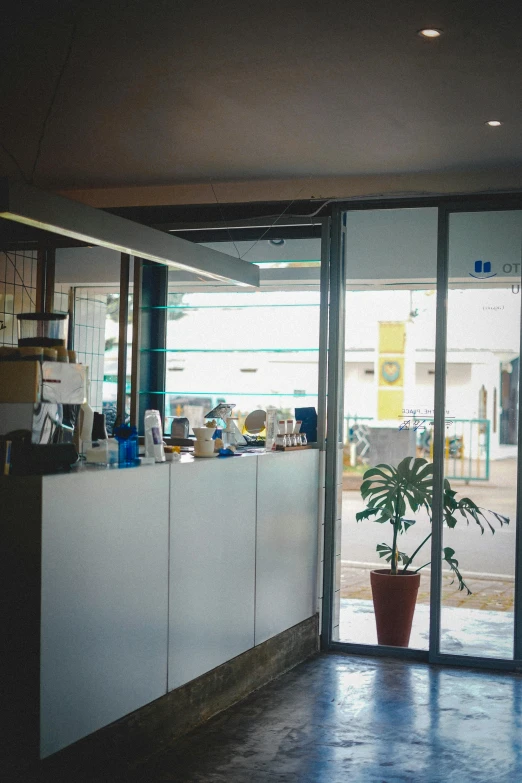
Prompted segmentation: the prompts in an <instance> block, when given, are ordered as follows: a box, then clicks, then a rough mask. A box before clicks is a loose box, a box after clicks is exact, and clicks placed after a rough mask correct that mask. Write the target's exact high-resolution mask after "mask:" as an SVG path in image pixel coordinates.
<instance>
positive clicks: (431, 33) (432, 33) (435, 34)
mask: <svg viewBox="0 0 522 783" xmlns="http://www.w3.org/2000/svg"><path fill="white" fill-rule="evenodd" d="M419 35H421V36H422V37H423V38H440V36H441V35H442V30H437V28H436V27H425V28H423V29H422V30H419Z"/></svg>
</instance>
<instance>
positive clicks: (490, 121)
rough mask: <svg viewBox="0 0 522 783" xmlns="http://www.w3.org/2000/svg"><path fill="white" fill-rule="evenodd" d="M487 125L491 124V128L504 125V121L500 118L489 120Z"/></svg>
mask: <svg viewBox="0 0 522 783" xmlns="http://www.w3.org/2000/svg"><path fill="white" fill-rule="evenodd" d="M486 125H489V127H490V128H498V126H499V125H502V123H501V122H500V120H488V121H487V122H486Z"/></svg>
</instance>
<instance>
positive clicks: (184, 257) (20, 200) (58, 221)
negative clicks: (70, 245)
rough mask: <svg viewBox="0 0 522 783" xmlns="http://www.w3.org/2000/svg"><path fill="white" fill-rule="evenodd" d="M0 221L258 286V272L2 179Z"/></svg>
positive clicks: (206, 250) (241, 262)
mask: <svg viewBox="0 0 522 783" xmlns="http://www.w3.org/2000/svg"><path fill="white" fill-rule="evenodd" d="M0 218H5V219H6V220H13V221H15V222H17V223H24V224H25V225H28V226H33V227H34V228H39V229H42V230H44V231H50V232H52V233H53V234H60V235H61V236H66V237H70V238H71V239H77V240H79V241H80V242H85V243H86V244H88V245H99V246H100V247H107V248H110V249H111V250H117V251H118V252H120V253H128V254H129V255H132V256H136V257H138V258H145V259H147V260H149V261H156V262H157V263H158V264H164V265H165V266H168V267H172V268H173V269H184V270H186V271H188V272H195V273H196V274H200V275H204V276H205V277H209V278H212V279H215V280H227V281H233V282H234V283H237V284H239V285H244V286H255V287H259V267H257V266H256V265H255V264H251V263H250V262H249V261H244V260H243V259H241V258H234V256H229V255H227V254H226V253H220V252H219V251H217V250H211V249H210V248H207V247H203V246H202V245H196V244H194V243H193V242H188V241H187V240H186V239H180V238H179V237H176V236H172V235H171V234H166V233H164V232H163V231H158V230H157V229H154V228H149V227H148V226H142V225H140V224H139V223H135V222H134V221H132V220H127V219H126V218H121V217H118V216H117V215H111V214H110V213H109V212H104V211H103V210H101V209H95V208H94V207H89V206H87V205H86V204H80V203H78V202H77V201H71V200H70V199H67V198H63V197H62V196H56V195H54V194H52V193H45V192H44V191H41V190H38V189H37V188H35V187H33V186H32V185H26V184H25V183H23V182H19V181H12V180H9V179H7V178H0Z"/></svg>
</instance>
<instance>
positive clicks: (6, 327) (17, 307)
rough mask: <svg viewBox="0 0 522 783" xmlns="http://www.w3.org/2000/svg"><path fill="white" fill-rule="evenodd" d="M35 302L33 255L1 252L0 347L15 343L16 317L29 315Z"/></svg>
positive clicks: (21, 252)
mask: <svg viewBox="0 0 522 783" xmlns="http://www.w3.org/2000/svg"><path fill="white" fill-rule="evenodd" d="M35 299H36V252H34V251H28V250H24V251H12V252H0V345H17V344H18V327H17V320H16V314H17V313H30V312H32V311H33V310H34V309H35Z"/></svg>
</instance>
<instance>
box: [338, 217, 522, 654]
mask: <svg viewBox="0 0 522 783" xmlns="http://www.w3.org/2000/svg"><path fill="white" fill-rule="evenodd" d="M337 222H338V230H339V234H340V236H341V238H342V241H341V242H340V243H339V248H340V251H339V258H338V259H336V258H335V257H333V258H332V262H331V274H332V277H335V273H336V268H337V265H339V264H340V266H341V268H342V270H343V278H344V281H345V286H344V287H343V290H342V291H341V289H340V287H339V290H338V291H335V289H334V295H331V296H330V330H331V331H332V330H333V331H335V330H338V332H339V335H338V337H339V339H338V344H339V345H342V356H341V357H339V368H338V372H337V374H336V377H334V374H333V372H332V371H331V372H330V384H331V383H332V381H335V382H336V384H337V386H336V388H333V387H332V386H331V385H330V387H329V406H330V414H331V411H332V401H331V400H330V395H332V393H335V392H336V393H337V395H338V404H339V408H338V411H337V421H336V422H335V424H336V426H337V430H336V431H337V432H338V433H339V434H338V443H337V446H338V448H337V452H336V454H335V462H336V465H335V470H336V476H337V480H336V481H335V482H332V481H330V484H333V483H335V494H336V498H335V503H334V504H332V503H331V502H330V503H329V502H328V499H327V504H326V509H327V519H326V524H327V530H328V527H329V526H330V528H331V530H332V535H331V536H330V538H329V537H328V535H327V537H326V545H327V548H326V550H325V551H327V553H328V557H329V558H330V562H331V573H330V578H331V581H332V584H331V587H330V589H331V596H332V600H331V606H330V611H329V612H327V614H328V617H325V620H324V622H323V634H324V633H325V630H326V631H327V633H328V635H329V639H330V642H331V644H330V646H333V647H342V648H343V649H351V650H353V651H358V652H361V651H367V652H370V651H373V652H376V653H381V654H382V653H384V654H395V655H406V656H410V657H417V658H420V659H424V660H428V659H429V660H433V661H443V660H444V661H453V662H456V663H458V662H468V663H471V664H473V663H476V664H480V665H485V666H487V665H505V666H506V667H507V668H509V667H510V666H511V667H513V665H514V664H513V659H514V657H516V651H515V646H514V640H515V636H516V633H515V629H518V628H520V626H521V624H520V623H518V624H517V623H516V619H515V618H516V615H515V603H516V602H515V596H516V595H518V594H520V589H518V591H517V580H518V584H520V580H521V575H520V573H517V556H516V551H517V547H518V548H520V540H519V537H517V494H518V493H519V488H518V483H517V477H518V432H519V418H518V410H519V376H520V361H519V360H520V316H521V306H520V301H521V294H520V270H521V248H522V210H521V209H494V210H491V211H490V210H485V209H480V207H479V208H477V209H474V206H473V205H471V207H466V205H464V204H462V205H459V204H457V205H438V204H435V203H434V204H433V205H422V206H418V207H409V206H406V207H402V208H393V207H389V206H388V205H387V207H386V208H375V207H374V205H371V207H370V206H369V207H368V208H365V209H362V208H360V207H359V208H357V209H355V210H347V211H344V212H342V211H339V213H338V220H337ZM333 246H334V247H335V243H333ZM334 342H335V341H333V340H331V342H330V344H331V345H333V344H334ZM332 419H333V417H332V415H330V417H329V425H331V424H332ZM330 432H331V430H329V437H330ZM332 454H333V449H330V460H329V464H328V462H327V487H328V472H329V471H331V470H332V468H333V465H332V462H333V457H332ZM383 466H385V467H383ZM330 491H331V490H330ZM328 517H330V519H328ZM328 545H330V547H328ZM328 548H329V551H328ZM519 561H520V565H519V566H518V568H519V569H522V557H520V558H519ZM325 562H326V560H325ZM391 569H393V571H396V572H397V574H398V575H397V577H396V580H397V579H401V578H402V580H403V581H402V582H401V590H402V586H403V585H404V584H405V583H406V579H404V577H406V576H407V574H408V575H409V574H411V575H413V574H415V575H417V576H416V577H415V578H414V579H411V580H410V581H411V582H418V586H417V593H416V598H415V597H414V598H413V606H412V610H411V612H412V613H413V617H412V618H411V617H410V620H411V630H409V631H408V633H409V638H407V639H406V641H405V639H404V637H401V636H400V634H399V636H397V633H396V632H397V627H398V626H400V625H401V623H402V621H403V618H402V615H403V614H404V613H405V611H406V610H405V609H404V607H405V606H406V603H407V600H408V599H407V598H406V597H405V596H403V595H402V593H401V595H400V596H399V597H398V598H397V599H393V598H392V595H391V592H390V590H392V589H395V587H394V585H397V581H396V580H395V582H393V583H392V586H391V587H390V588H388V587H387V588H385V602H384V608H383V607H382V606H380V605H379V601H381V600H382V597H381V598H379V597H378V596H377V597H376V593H378V592H379V590H380V592H381V594H382V589H381V588H379V587H378V586H377V587H376V580H377V577H376V576H375V575H372V572H375V571H389V570H391ZM326 574H327V578H329V574H328V569H326ZM327 609H328V607H327ZM520 610H522V606H521V607H520V609H519V611H520ZM411 612H410V614H411ZM406 614H408V612H407V611H406ZM386 626H387V627H388V629H387V628H386ZM390 628H391V630H390ZM518 654H519V657H520V651H519V653H518Z"/></svg>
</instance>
